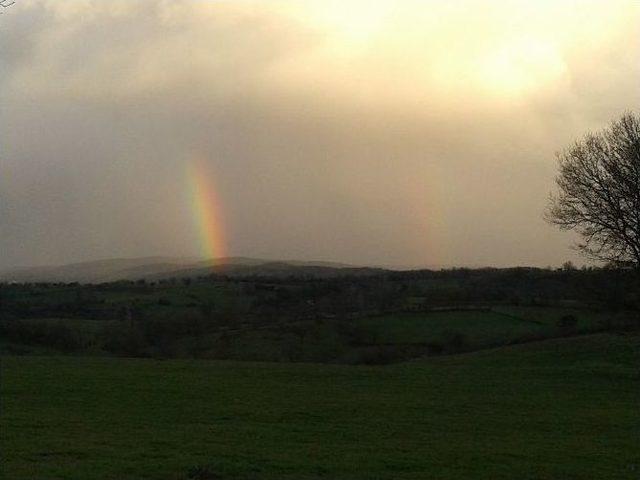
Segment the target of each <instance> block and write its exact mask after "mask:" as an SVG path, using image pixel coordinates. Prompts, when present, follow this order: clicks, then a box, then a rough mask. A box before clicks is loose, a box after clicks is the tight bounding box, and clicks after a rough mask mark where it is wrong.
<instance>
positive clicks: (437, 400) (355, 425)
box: [1, 334, 640, 480]
mask: <svg viewBox="0 0 640 480" xmlns="http://www.w3.org/2000/svg"><path fill="white" fill-rule="evenodd" d="M639 351H640V338H639V337H638V336H637V335H611V334H597V335H588V336H582V337H579V338H571V339H559V340H550V341H544V342H537V343H531V344H527V345H518V346H513V347H503V348H501V349H495V350H487V351H483V352H477V353H469V354H461V355H454V356H445V357H437V358H428V359H423V360H419V361H413V362H408V363H400V364H396V365H390V366H384V367H381V366H377V367H367V366H339V365H317V364H285V363H281V364H274V363H247V362H241V363H237V362H219V361H203V360H167V361H158V360H152V359H118V358H95V357H94V358H78V357H42V356H32V357H5V358H3V359H2V378H3V382H2V399H3V405H2V407H3V414H2V418H1V423H2V432H3V435H2V451H3V452H4V454H3V465H2V467H3V471H4V473H5V475H6V477H5V478H11V479H14V480H27V479H29V480H30V479H33V478H39V479H50V480H54V479H55V480H57V479H60V480H62V479H77V478H83V479H86V480H105V479H116V478H117V479H121V480H134V479H154V480H163V479H167V480H169V479H172V480H176V479H186V478H189V477H190V478H202V479H206V478H230V479H236V478H237V479H287V478H290V479H294V478H295V479H319V478H332V479H354V480H355V479H371V478H376V479H416V480H417V479H425V478H433V479H436V478H450V479H466V478H478V479H513V478H529V479H557V478H571V479H593V478H599V479H616V480H618V479H627V478H628V479H634V478H637V468H638V464H639V463H640V458H639V457H638V452H637V449H636V448H635V446H636V440H637V432H638V429H639V428H640V417H639V416H638V414H637V406H638V391H640V390H639V389H640V384H639V376H638V364H639V362H640V358H638V352H639Z"/></svg>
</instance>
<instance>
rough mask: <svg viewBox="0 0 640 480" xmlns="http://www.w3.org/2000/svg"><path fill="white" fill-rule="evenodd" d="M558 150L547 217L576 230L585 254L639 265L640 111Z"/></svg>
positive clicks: (565, 228) (609, 260) (578, 246)
mask: <svg viewBox="0 0 640 480" xmlns="http://www.w3.org/2000/svg"><path fill="white" fill-rule="evenodd" d="M557 156H558V162H559V174H558V176H557V178H556V184H557V193H555V194H554V195H552V196H551V199H550V204H549V207H548V210H547V213H546V218H547V220H548V221H549V222H551V223H553V224H555V225H558V226H559V227H560V228H561V229H564V230H575V231H577V232H578V233H579V234H580V236H581V237H582V241H581V242H580V243H578V245H577V248H578V249H579V250H580V251H581V252H582V253H583V254H585V255H586V256H587V257H589V258H592V259H595V260H601V261H605V262H608V263H610V264H613V265H616V266H632V267H634V268H636V269H640V117H639V116H638V115H636V114H633V113H627V114H625V115H623V116H622V117H621V118H620V119H618V120H616V121H613V122H612V123H611V124H610V125H609V127H608V128H606V129H604V130H602V131H601V132H598V133H589V134H587V135H585V136H584V138H582V139H581V140H579V141H577V142H576V143H574V144H573V145H572V146H571V147H569V148H568V149H566V150H564V151H562V152H560V153H558V155H557Z"/></svg>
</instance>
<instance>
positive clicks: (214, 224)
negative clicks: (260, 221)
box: [187, 159, 226, 260]
mask: <svg viewBox="0 0 640 480" xmlns="http://www.w3.org/2000/svg"><path fill="white" fill-rule="evenodd" d="M187 177H188V184H189V191H190V203H191V206H192V208H191V210H192V212H193V219H194V222H195V224H196V225H197V227H198V231H199V237H200V242H201V250H202V254H203V255H204V256H205V258H206V259H207V260H215V259H219V258H222V257H225V256H226V248H225V245H226V243H225V239H224V229H223V222H222V216H221V213H220V212H221V210H222V204H221V203H220V199H219V198H218V195H217V194H216V188H215V185H214V183H213V175H212V174H211V172H210V171H209V169H208V168H207V166H206V165H205V162H204V161H203V160H201V159H194V160H192V161H190V162H188V164H187Z"/></svg>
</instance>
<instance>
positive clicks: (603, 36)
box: [0, 0, 640, 268]
mask: <svg viewBox="0 0 640 480" xmlns="http://www.w3.org/2000/svg"><path fill="white" fill-rule="evenodd" d="M639 40H640V2H638V1H636V0H630V1H617V0H606V1H605V0H602V1H589V0H579V1H569V0H566V1H545V0H541V1H536V2H531V1H506V0H505V1H488V0H482V1H479V0H477V1H476V0H460V1H452V2H444V1H419V0H380V1H370V0H298V1H293V0H292V1H284V0H282V1H281V0H273V1H269V0H257V1H250V0H217V1H212V0H210V1H205V0H202V1H197V0H180V1H175V0H174V1H168V0H111V1H109V2H106V1H104V0H16V2H15V4H14V5H12V6H10V7H8V8H6V9H4V10H3V12H2V14H1V15H0V267H3V268H4V267H11V266H29V265H46V264H61V263H67V262H75V261H84V260H91V259H101V258H110V257H138V256H151V255H166V256H189V257H202V258H205V257H220V256H241V255H242V256H253V257H262V258H271V259H302V260H332V261H340V262H347V263H351V264H358V265H387V266H398V267H421V266H488V265H491V266H498V267H501V266H516V265H529V266H548V265H552V266H555V265H559V264H561V263H562V262H564V261H566V260H569V259H571V260H573V261H575V262H577V263H581V262H582V261H581V260H580V259H579V257H577V256H576V253H575V252H574V251H573V250H572V249H571V248H570V247H571V244H572V243H573V242H575V240H576V238H575V237H574V236H573V235H572V234H571V233H567V232H560V231H558V230H556V229H555V227H552V226H550V225H548V224H546V223H545V221H544V220H543V213H544V209H545V205H546V203H547V200H548V196H549V194H550V192H551V191H552V190H553V187H554V177H555V175H556V159H555V152H557V151H559V150H561V149H563V148H565V147H567V146H569V145H570V144H571V143H572V142H573V141H575V140H576V139H578V138H580V137H581V136H582V135H583V134H585V133H586V132H588V131H594V130H598V129H601V128H603V127H605V126H606V125H607V124H608V123H609V122H610V121H611V120H613V119H615V118H617V117H619V116H620V115H621V114H622V113H624V112H625V111H629V110H632V111H637V110H638V106H639V105H640V88H638V85H640V41H639Z"/></svg>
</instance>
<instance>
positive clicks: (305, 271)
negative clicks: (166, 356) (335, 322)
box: [0, 257, 383, 283]
mask: <svg viewBox="0 0 640 480" xmlns="http://www.w3.org/2000/svg"><path fill="white" fill-rule="evenodd" d="M381 271H383V269H379V268H367V267H355V266H353V265H348V264H343V263H335V262H323V261H318V262H313V261H311V262H307V261H299V260H283V261H274V260H265V259H259V258H250V257H226V258H220V259H215V260H198V261H197V260H194V259H189V258H177V257H142V258H116V259H107V260H96V261H89V262H80V263H72V264H66V265H56V266H43V267H25V268H14V269H10V270H6V271H2V272H0V281H2V282H19V283H24V282H62V283H69V282H80V283H104V282H113V281H117V280H140V279H145V280H162V279H166V278H172V277H173V278H188V277H198V276H203V275H210V274H220V275H228V276H260V275H268V276H278V277H285V276H289V275H299V276H300V275H303V276H309V277H319V278H321V277H332V276H337V275H367V274H372V273H376V272H381Z"/></svg>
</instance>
